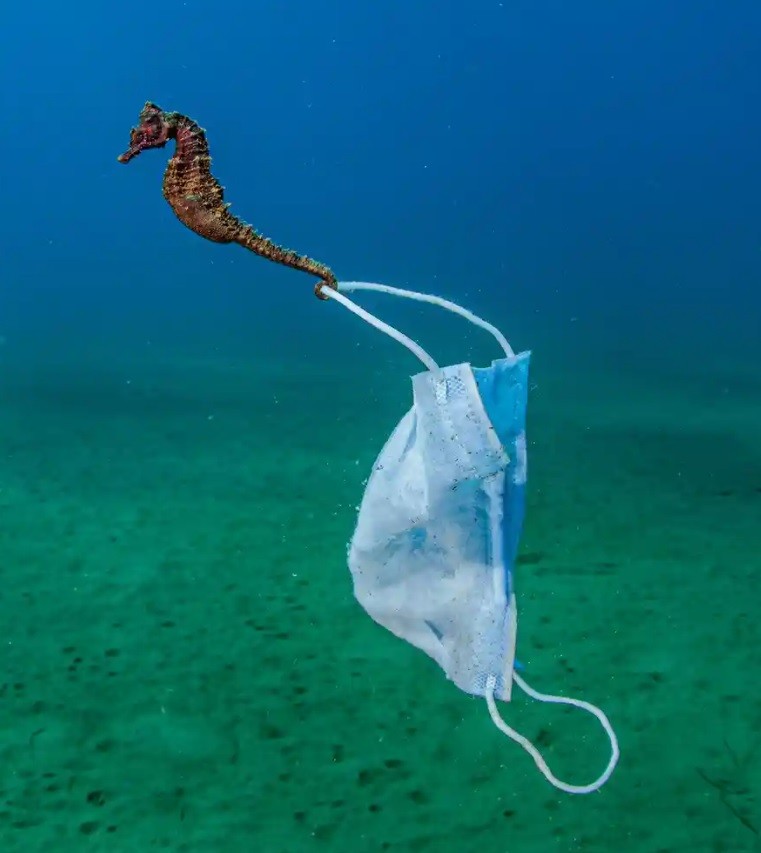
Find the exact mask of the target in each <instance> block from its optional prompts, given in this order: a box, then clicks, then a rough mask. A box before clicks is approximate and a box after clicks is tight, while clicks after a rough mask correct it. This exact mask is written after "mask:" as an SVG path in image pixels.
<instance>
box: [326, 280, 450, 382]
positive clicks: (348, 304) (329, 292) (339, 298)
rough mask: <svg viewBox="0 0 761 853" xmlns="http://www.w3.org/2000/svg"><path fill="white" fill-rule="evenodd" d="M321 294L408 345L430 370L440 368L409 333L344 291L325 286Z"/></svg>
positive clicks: (403, 344)
mask: <svg viewBox="0 0 761 853" xmlns="http://www.w3.org/2000/svg"><path fill="white" fill-rule="evenodd" d="M320 294H321V295H322V296H327V297H328V298H329V299H334V300H335V301H336V302H338V303H339V304H341V305H343V306H344V307H345V308H348V309H349V311H351V312H352V313H353V314H356V315H357V316H358V317H361V318H362V319H363V320H364V321H365V322H366V323H369V324H370V325H371V326H373V327H374V328H376V329H377V330H378V331H379V332H383V333H384V334H385V335H388V336H389V337H390V338H393V339H394V340H395V341H398V342H399V343H400V344H401V345H402V346H405V347H407V349H408V350H409V351H410V352H411V353H412V354H413V355H416V356H417V357H418V358H419V359H420V361H422V362H423V364H424V365H425V366H426V367H427V368H428V370H438V369H439V366H438V364H436V362H435V361H434V360H433V359H432V358H431V356H430V355H428V353H427V352H426V351H425V350H424V349H423V348H422V347H421V346H420V345H419V344H416V343H415V341H413V340H412V338H408V337H407V335H405V334H403V333H402V332H400V331H399V330H398V329H395V328H394V327H393V326H389V324H388V323H384V322H383V320H379V319H378V318H377V317H376V316H375V315H374V314H371V313H370V312H369V311H365V309H364V308H360V307H359V305H357V303H356V302H352V301H351V299H347V297H345V296H344V295H343V294H342V293H338V291H336V290H334V289H333V288H332V287H323V288H321V290H320Z"/></svg>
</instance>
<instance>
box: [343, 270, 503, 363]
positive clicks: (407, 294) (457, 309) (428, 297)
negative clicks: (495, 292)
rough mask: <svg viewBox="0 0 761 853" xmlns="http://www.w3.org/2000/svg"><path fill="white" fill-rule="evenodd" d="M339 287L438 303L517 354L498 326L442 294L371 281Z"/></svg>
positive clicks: (356, 282)
mask: <svg viewBox="0 0 761 853" xmlns="http://www.w3.org/2000/svg"><path fill="white" fill-rule="evenodd" d="M338 289H339V290H340V291H341V292H344V293H351V292H352V291H354V290H371V291H375V292H377V293H388V294H390V295H391V296H401V297H403V298H404V299H414V300H416V301H417V302H429V303H430V304H431V305H438V306H439V307H440V308H444V309H446V310H447V311H451V312H452V313H453V314H459V315H460V317H464V318H465V319H466V320H468V321H469V322H471V323H473V325H474V326H479V327H480V328H481V329H484V330H485V331H487V332H489V333H490V334H492V335H494V337H495V338H496V339H497V343H498V344H499V345H500V347H502V350H503V352H504V353H505V355H506V356H507V357H508V358H513V357H514V356H515V353H514V352H513V348H512V347H511V346H510V344H509V343H508V342H507V338H506V337H505V336H504V335H503V334H502V332H500V330H499V329H498V328H497V327H496V326H492V324H491V323H487V322H486V320H484V319H482V318H481V317H479V316H478V315H477V314H474V313H473V312H472V311H468V309H467V308H463V307H462V305H458V304H457V303H456V302H450V301H449V300H448V299H442V298H441V297H440V296H433V295H432V294H430V293H418V292H417V291H415V290H403V289H402V288H400V287H390V286H389V285H387V284H373V283H371V282H369V281H339V282H338Z"/></svg>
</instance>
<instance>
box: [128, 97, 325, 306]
mask: <svg viewBox="0 0 761 853" xmlns="http://www.w3.org/2000/svg"><path fill="white" fill-rule="evenodd" d="M171 139H173V140H174V141H175V142H176V147H175V151H174V154H173V155H172V156H171V157H170V159H169V164H168V165H167V167H166V171H165V172H164V184H163V192H164V198H165V199H166V200H167V201H168V202H169V205H170V207H171V208H172V210H173V211H174V213H175V216H176V217H177V218H178V219H179V220H180V222H182V224H183V225H185V226H187V227H188V228H190V230H191V231H194V232H195V233H196V234H199V235H200V236H201V237H205V238H206V239H207V240H211V241H212V242H213V243H238V244H239V245H241V246H243V247H244V248H245V249H248V250H249V251H251V252H255V253H256V254H257V255H261V256H262V257H263V258H268V259H269V260H270V261H274V262H275V263H278V264H284V265H285V266H287V267H291V268H292V269H296V270H301V271H302V272H306V273H310V274H311V275H315V276H317V277H318V278H319V279H320V280H319V281H318V282H317V284H316V285H315V294H316V295H317V296H318V297H319V298H320V299H326V298H327V297H326V296H324V295H323V294H322V292H321V291H322V288H323V286H328V287H332V288H335V287H336V277H335V275H334V274H333V272H332V271H331V269H330V268H329V267H327V266H325V264H321V263H319V262H318V261H315V260H312V258H308V257H307V256H306V255H299V254H297V253H296V252H294V251H292V250H291V249H286V248H284V247H283V246H279V245H277V244H276V243H273V242H272V240H270V239H269V238H268V237H264V236H262V235H261V234H260V233H259V232H258V231H256V230H255V229H254V228H253V226H251V225H249V224H247V223H246V222H243V221H242V220H241V219H238V217H237V216H235V215H234V214H232V213H230V209H229V208H230V205H229V204H228V203H226V202H225V200H224V188H223V187H222V185H221V184H220V183H219V181H218V180H217V179H216V178H215V177H214V176H213V175H212V173H211V157H210V156H209V143H208V142H207V140H206V132H205V131H204V129H203V128H202V127H200V125H199V124H198V123H197V122H195V121H193V119H191V118H188V116H184V115H182V114H181V113H175V112H166V111H165V110H162V109H161V107H158V106H157V105H156V104H154V103H151V102H150V101H148V102H146V104H145V106H144V107H143V109H142V112H141V113H140V117H139V122H138V125H137V127H133V128H132V132H131V133H130V142H129V148H128V149H127V150H126V151H125V152H124V154H120V155H119V157H117V160H118V161H119V162H120V163H129V161H130V160H132V158H133V157H137V155H138V154H140V152H141V151H145V150H146V149H147V148H163V147H164V146H165V145H166V144H167V142H169V140H171Z"/></svg>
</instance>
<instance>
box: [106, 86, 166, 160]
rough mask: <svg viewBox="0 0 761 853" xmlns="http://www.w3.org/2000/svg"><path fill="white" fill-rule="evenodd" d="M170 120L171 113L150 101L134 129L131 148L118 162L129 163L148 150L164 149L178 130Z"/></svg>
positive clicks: (130, 141) (131, 134) (119, 157)
mask: <svg viewBox="0 0 761 853" xmlns="http://www.w3.org/2000/svg"><path fill="white" fill-rule="evenodd" d="M169 119H170V114H169V113H165V112H164V111H163V110H162V109H161V107H157V106H156V104H152V103H151V102H150V101H148V102H147V103H146V105H145V106H144V107H143V110H142V112H141V113H140V119H139V123H138V125H137V127H133V128H132V131H131V133H130V137H129V148H128V149H127V150H126V151H125V152H124V154H120V155H119V156H118V157H117V160H118V161H119V162H120V163H129V161H130V160H131V159H132V158H133V157H137V155H138V154H139V153H140V152H141V151H145V149H146V148H163V147H164V146H165V145H166V144H167V142H168V141H169V140H170V139H172V138H173V137H174V135H175V132H176V128H175V127H174V125H173V124H172V122H171V121H170V120H169Z"/></svg>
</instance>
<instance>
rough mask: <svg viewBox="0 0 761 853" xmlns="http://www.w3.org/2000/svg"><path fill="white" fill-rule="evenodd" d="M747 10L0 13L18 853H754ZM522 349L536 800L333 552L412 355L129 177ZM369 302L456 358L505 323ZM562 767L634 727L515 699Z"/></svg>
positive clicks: (760, 483) (398, 410)
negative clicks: (206, 231) (208, 165)
mask: <svg viewBox="0 0 761 853" xmlns="http://www.w3.org/2000/svg"><path fill="white" fill-rule="evenodd" d="M760 45H761V5H759V4H758V3H756V2H734V3H728V2H721V3H720V2H700V0H698V2H686V0H679V2H677V0H674V2H670V3H663V2H660V3H655V2H651V0H639V2H617V3H592V2H576V3H563V2H541V0H538V1H537V2H511V0H503V2H496V0H488V1H487V0H473V2H470V3H462V2H460V3H454V2H450V0H444V2H442V0H439V2H431V0H409V2H401V0H386V2H380V3H366V2H355V3H349V2H346V1H345V0H344V2H338V0H321V2H319V3H307V2H275V1H274V0H269V2H261V3H242V2H239V0H222V2H219V3H214V4H210V3H207V2H200V0H185V2H178V0H160V2H156V3H154V4H148V3H144V4H131V5H124V4H115V5H111V4H106V3H95V2H92V0H80V2H78V3H75V4H68V5H65V4H53V3H50V2H28V3H13V4H7V8H4V9H3V26H2V27H1V28H0V69H1V71H2V84H3V85H2V87H0V107H1V108H2V112H1V114H2V116H3V152H2V165H1V166H0V186H2V191H3V202H4V203H3V206H2V209H0V276H1V277H2V284H1V285H0V450H1V452H0V460H1V461H0V581H1V584H0V620H1V623H2V638H3V642H2V645H0V850H2V851H3V853H31V851H43V850H44V851H62V853H65V851H70V850H76V851H146V850H167V851H177V853H180V851H182V853H201V851H211V853H214V851H219V852H220V853H227V851H230V853H236V851H242V853H245V852H246V851H261V853H300V851H305V853H310V851H353V853H365V851H366V852H367V853H375V851H396V852H397V853H401V851H421V853H529V852H530V853H555V851H557V853H565V851H590V852H591V851H611V850H615V851H617V853H672V851H673V853H677V851H679V853H682V851H684V852H685V853H687V851H689V852H690V853H722V852H723V851H728V852H729V853H742V851H758V850H761V687H759V684H761V681H760V679H759V674H760V673H761V652H760V649H761V623H760V622H759V618H758V610H759V602H760V601H761V580H760V579H759V578H760V577H761V334H760V333H759V332H760V330H761V287H760V286H759V285H760V284H761V168H760V167H761V153H760V152H761V117H760V113H759V102H760V101H761V48H760V47H759V46H760ZM146 100H152V101H155V102H156V103H158V104H159V105H160V106H161V107H163V108H164V109H166V110H177V111H180V112H182V113H185V114H187V115H189V116H191V117H192V118H194V119H196V120H197V121H198V122H199V123H200V124H201V125H202V126H203V127H204V128H205V129H206V130H207V133H208V138H209V143H210V146H211V154H212V157H213V169H214V172H215V174H216V176H217V177H218V178H219V180H220V181H221V182H222V184H224V185H225V187H226V200H227V201H229V202H231V204H232V210H233V212H235V213H237V214H238V215H240V216H241V217H242V218H244V219H245V220H247V221H249V222H251V223H252V224H253V225H254V226H256V227H257V228H258V229H260V230H261V231H262V232H263V233H265V234H266V235H268V236H270V237H271V238H272V239H274V240H275V241H276V242H279V243H283V244H285V245H287V246H292V247H294V248H295V249H296V250H298V251H299V252H303V253H306V254H309V255H310V256H312V257H315V258H317V259H319V260H320V261H323V262H325V263H327V264H329V265H330V266H331V267H332V269H333V270H334V271H335V272H336V274H337V275H338V276H339V278H341V279H359V280H369V281H378V282H383V283H386V284H391V285H396V286H401V287H410V288H413V289H417V290H421V291H425V292H433V293H436V294H439V295H441V296H444V297H447V298H449V299H453V300H455V301H456V302H458V303H460V304H463V305H465V306H466V307H467V308H469V309H471V310H473V311H475V312H477V313H479V314H480V315H482V316H484V317H485V318H486V319H488V320H490V321H491V322H493V323H495V324H496V325H497V326H499V327H500V329H501V330H502V331H503V332H504V333H505V334H506V335H507V337H508V339H509V340H510V341H511V343H512V345H513V347H514V348H515V349H516V351H518V350H526V349H530V350H531V351H532V375H531V383H532V384H531V391H530V397H529V408H528V431H529V480H528V497H527V514H526V521H525V526H524V533H523V538H522V542H521V548H520V556H519V560H518V563H517V567H516V593H517V599H518V609H519V630H518V649H517V653H518V657H519V659H520V660H521V662H522V663H523V664H524V665H525V675H526V678H527V679H528V680H529V681H530V683H531V684H532V685H533V686H535V687H536V688H537V689H539V690H544V691H546V692H551V693H560V694H565V695H571V696H579V697H582V698H584V699H587V700H589V701H591V702H594V703H596V704H599V705H600V706H601V707H602V708H604V710H605V711H606V713H607V714H608V715H609V717H610V720H611V723H612V724H613V726H614V727H615V729H616V731H617V733H618V737H619V740H620V744H621V760H620V762H619V765H618V768H617V770H616V772H615V773H614V775H613V777H612V779H611V780H610V782H609V783H608V784H607V785H606V786H605V787H604V788H603V789H602V790H601V791H600V792H599V793H596V794H594V795H590V796H588V797H573V796H568V795H566V794H562V793H560V792H558V791H556V790H555V789H554V788H552V787H550V786H549V785H548V784H547V782H546V781H545V780H544V778H542V776H541V775H540V774H539V773H538V772H537V770H536V767H535V766H534V764H533V762H532V761H531V759H530V758H529V757H528V756H527V755H526V754H525V753H524V752H523V751H522V750H520V749H519V748H518V746H516V745H515V744H513V743H511V742H510V741H509V740H507V739H506V738H505V737H503V736H502V735H501V734H500V733H499V732H498V731H497V730H496V729H495V728H494V726H493V725H492V723H491V721H490V719H489V716H488V713H487V710H486V707H485V703H484V702H483V700H482V699H478V698H475V697H471V696H469V695H466V694H464V693H462V692H461V691H459V690H458V689H457V688H456V687H455V686H454V685H453V684H452V683H451V682H448V681H447V680H446V678H445V677H444V675H443V674H442V672H441V671H440V670H439V668H438V667H437V666H436V665H435V664H434V663H433V662H432V661H431V660H430V659H428V658H427V657H426V656H425V655H424V654H423V653H422V652H420V651H418V650H417V649H415V648H413V647H412V646H409V645H407V644H405V643H404V642H402V641H401V640H398V639H397V638H396V637H394V636H392V635H391V634H390V633H388V632H386V631H384V630H383V629H382V628H380V627H379V626H377V625H376V624H375V623H374V622H373V621H372V620H371V619H370V618H369V617H368V616H367V615H366V614H365V613H364V612H363V610H362V609H361V607H360V606H359V605H358V604H357V602H356V601H355V599H354V597H353V594H352V584H351V577H350V574H349V571H348V568H347V565H346V543H347V542H348V540H349V539H350V537H351V534H352V531H353V526H354V523H355V518H356V508H357V505H358V504H359V502H360V500H361V498H362V492H363V486H364V482H365V480H366V478H367V476H368V474H369V472H370V470H371V467H372V464H373V460H374V459H375V457H376V455H377V453H378V452H379V450H380V449H381V447H382V446H383V444H384V442H385V440H386V438H387V436H388V434H389V433H390V432H391V430H392V429H393V427H394V425H395V424H396V423H397V422H398V420H399V419H400V418H401V416H402V415H403V413H404V412H405V411H406V410H407V409H408V407H409V405H410V400H411V389H410V376H411V375H412V374H414V373H417V372H418V371H419V370H420V366H419V364H418V363H416V362H415V360H414V359H413V358H412V356H411V355H410V354H409V353H408V352H407V351H406V350H404V349H403V348H402V347H400V346H399V345H398V344H396V343H395V342H393V341H392V340H389V339H388V338H386V337H384V336H382V335H380V334H378V332H376V331H374V330H373V329H371V328H370V327H369V326H367V325H366V324H364V323H362V322H361V321H360V320H358V319H357V318H356V317H354V316H352V315H351V314H350V313H349V312H347V311H345V310H344V309H343V308H341V306H339V305H337V304H335V303H333V302H323V301H319V300H317V299H315V298H314V295H313V292H312V287H313V283H314V280H313V279H311V278H310V277H309V276H306V275H304V274H302V273H300V272H295V271H291V270H288V269H285V268H283V267H276V266H275V265H273V264H270V263H268V262H267V261H265V260H263V259H261V258H258V257H256V256H254V255H253V254H250V253H248V252H246V251H244V250H243V249H241V248H240V247H238V246H223V245H214V244H212V243H209V242H206V241H204V240H202V239H200V238H199V237H197V236H196V235H194V234H192V233H191V232H190V231H189V230H187V229H185V228H184V227H183V226H182V225H181V224H180V223H178V222H177V220H176V219H175V217H174V216H173V214H172V211H171V210H170V208H169V207H168V205H167V204H166V203H165V201H164V199H163V198H162V195H161V180H162V174H163V170H164V168H165V166H166V162H167V159H168V157H169V156H170V154H171V148H172V146H171V144H170V146H169V147H167V148H166V149H164V150H159V151H149V152H146V153H145V154H144V155H143V156H141V157H140V158H139V159H137V160H136V161H134V162H133V163H130V164H129V165H128V166H123V165H120V164H119V163H117V161H116V157H117V155H118V154H120V153H121V152H122V151H124V150H125V148H126V147H127V144H128V141H129V131H130V128H131V127H132V126H133V125H134V124H135V123H136V122H137V116H138V113H139V111H140V109H141V108H142V106H143V103H144V102H145V101H146ZM357 301H359V302H361V304H362V305H363V306H365V307H367V308H368V309H370V310H373V311H375V312H376V313H377V314H378V315H379V316H381V317H382V318H383V319H384V320H386V321H387V322H390V323H392V324H394V325H396V326H398V327H399V328H400V329H401V330H403V331H404V332H406V333H407V334H409V335H411V336H412V337H413V338H415V340H417V341H419V342H420V343H421V344H422V345H423V346H425V347H426V348H427V349H428V350H429V351H430V352H431V353H432V354H433V355H434V357H436V358H437V360H438V361H439V362H440V363H442V364H447V363H457V362H461V361H471V362H472V363H473V364H476V365H484V364H488V363H489V362H490V360H491V359H492V358H493V357H495V356H496V355H497V353H496V352H495V347H494V342H493V341H492V340H491V339H490V338H489V336H488V335H485V334H483V333H481V332H480V331H479V330H477V329H473V328H472V327H470V326H469V325H468V324H466V323H464V321H462V320H461V319H459V318H457V317H452V316H450V315H448V314H446V313H445V312H442V311H440V310H438V309H436V308H433V307H430V306H425V305H419V304H415V303H409V302H406V301H400V300H394V299H393V298H391V297H387V296H382V295H378V294H359V295H357ZM502 713H503V716H504V717H505V719H506V720H507V721H508V722H509V723H510V724H511V725H514V726H515V727H516V729H518V730H519V731H520V732H522V733H523V734H525V735H526V736H528V737H530V738H531V739H532V740H534V741H535V742H536V743H537V744H538V745H539V746H540V748H541V749H542V751H543V753H544V754H545V756H546V758H547V760H548V762H549V764H550V766H551V767H552V768H553V770H554V771H555V772H556V773H557V774H558V775H559V776H560V777H561V778H563V779H567V780H569V781H574V782H579V783H583V782H586V781H588V780H590V779H592V778H594V777H595V776H596V775H597V774H598V773H599V772H600V771H601V770H602V768H603V767H604V764H605V761H606V760H607V754H608V753H607V750H608V744H607V742H606V740H605V738H604V735H603V734H602V733H601V732H600V731H599V728H598V726H597V723H596V722H595V721H594V720H593V719H592V718H590V717H588V716H587V715H585V714H583V713H581V712H579V711H577V710H574V709H562V708H559V707H556V706H550V705H540V704H537V703H535V702H532V701H531V700H529V699H527V698H526V697H525V696H523V695H522V694H520V693H518V694H517V695H516V696H515V698H514V701H513V702H511V703H510V704H509V705H507V706H504V707H503V708H502Z"/></svg>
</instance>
